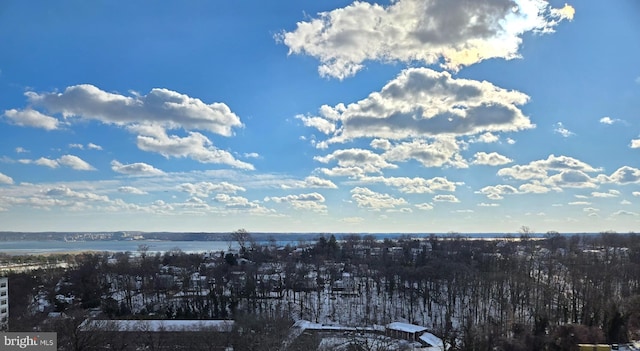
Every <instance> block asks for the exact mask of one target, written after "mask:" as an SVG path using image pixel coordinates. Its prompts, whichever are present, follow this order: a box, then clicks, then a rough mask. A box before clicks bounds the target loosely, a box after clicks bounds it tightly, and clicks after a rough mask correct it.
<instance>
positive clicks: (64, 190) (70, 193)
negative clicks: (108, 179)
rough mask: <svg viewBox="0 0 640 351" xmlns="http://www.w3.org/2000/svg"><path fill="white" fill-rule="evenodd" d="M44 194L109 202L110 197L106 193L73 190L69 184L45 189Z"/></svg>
mask: <svg viewBox="0 0 640 351" xmlns="http://www.w3.org/2000/svg"><path fill="white" fill-rule="evenodd" d="M44 195H46V196H50V197H63V198H69V199H76V200H88V201H102V202H109V201H110V200H109V197H108V196H104V195H97V194H94V193H91V192H79V191H74V190H71V189H70V188H69V187H67V186H64V185H62V186H58V187H56V188H50V189H47V190H45V191H44Z"/></svg>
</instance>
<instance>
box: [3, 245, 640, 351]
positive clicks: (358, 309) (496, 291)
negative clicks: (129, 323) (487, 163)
mask: <svg viewBox="0 0 640 351" xmlns="http://www.w3.org/2000/svg"><path fill="white" fill-rule="evenodd" d="M239 234H240V235H236V236H235V237H234V240H238V241H242V245H240V247H241V249H240V250H238V251H229V252H216V253H207V254H206V255H204V254H202V253H198V254H187V253H183V252H181V251H180V250H179V249H177V248H176V249H175V250H171V251H169V252H165V253H150V252H149V250H148V247H144V246H141V247H140V248H139V250H138V252H136V253H118V254H112V253H93V254H81V255H68V256H67V257H66V258H65V259H66V260H68V261H69V263H70V266H69V268H66V269H62V268H55V269H54V268H52V269H43V270H40V271H38V272H32V273H29V274H26V273H24V274H14V275H12V276H11V282H12V283H11V284H10V289H12V290H11V291H10V295H11V296H18V297H17V298H16V299H15V300H12V301H11V303H12V305H11V306H10V309H11V311H12V315H11V320H10V326H11V328H21V329H22V328H26V327H27V326H28V327H33V326H37V325H41V326H42V325H43V324H41V322H42V320H43V319H44V317H42V313H43V311H51V310H55V311H61V312H62V311H77V310H78V309H80V310H84V311H87V310H90V309H93V311H94V312H96V311H97V312H99V313H101V314H102V316H106V318H120V319H122V318H134V319H144V318H153V319H237V320H242V321H243V323H246V324H247V325H253V324H252V322H251V318H263V319H265V320H272V321H278V323H280V325H284V324H287V323H289V325H290V324H291V323H292V322H293V321H294V320H298V319H307V320H310V321H314V322H319V323H337V324H343V325H362V326H365V325H375V324H378V325H380V324H382V325H383V324H386V323H389V322H392V321H406V322H409V323H415V324H419V325H424V326H426V327H427V328H429V329H430V330H432V331H433V333H434V334H436V335H438V336H440V337H441V338H442V339H444V340H445V341H446V342H447V345H448V347H449V348H450V349H454V350H494V349H495V348H496V347H498V349H504V350H545V349H546V350H569V349H571V347H574V346H575V345H576V344H577V343H579V342H608V343H622V342H626V341H628V340H630V339H638V338H640V335H639V333H640V236H638V235H636V234H616V233H601V234H598V235H575V236H566V235H562V234H558V233H548V234H547V235H545V236H544V237H536V238H532V237H530V236H529V235H528V234H529V233H527V232H523V233H521V235H520V236H517V237H505V238H500V239H498V240H471V239H469V238H465V237H464V236H460V235H455V234H451V235H448V236H435V235H433V236H431V237H426V238H419V239H418V238H412V237H410V236H406V237H401V238H399V239H398V240H389V239H386V240H384V241H377V240H375V239H374V238H373V237H372V236H359V235H351V236H347V237H344V238H341V239H340V240H337V239H336V238H335V237H334V236H333V235H326V236H320V237H317V238H314V240H313V241H312V242H309V243H300V245H287V246H286V247H278V246H277V245H275V243H271V244H267V245H259V244H257V243H256V242H255V241H253V240H251V236H250V234H248V233H246V232H240V233H239ZM43 295H46V296H44V297H45V300H47V301H49V302H50V304H49V305H48V306H47V307H46V308H45V309H43V308H42V305H41V306H40V307H39V308H38V307H35V306H36V305H37V303H36V302H37V301H36V300H38V299H42V298H43ZM38 296H39V297H38ZM60 296H63V297H65V296H66V297H68V296H73V297H74V298H75V299H74V300H73V302H70V301H68V299H67V300H64V299H61V298H60ZM22 300H24V301H22ZM25 306H31V307H25ZM13 311H20V312H19V314H16V315H14V314H13ZM69 313H71V312H69ZM73 313H77V312H73ZM283 321H290V322H283ZM30 323H31V324H33V325H29V324H30ZM48 323H51V322H50V321H49V322H48ZM67 323H68V322H67ZM283 323H284V324H283ZM253 328H257V327H255V326H254V327H253ZM261 328H268V323H262V324H261ZM282 329H286V328H280V329H279V330H282ZM16 330H17V329H16ZM23 330H24V329H23ZM269 333H270V334H271V335H274V332H273V331H270V332H269ZM285 336H286V335H284V334H283V335H279V338H280V339H281V338H284V337H285ZM280 339H278V342H279V341H281V340H280ZM243 340H244V339H243ZM256 342H262V343H265V342H266V341H264V340H262V341H256ZM240 349H241V348H240Z"/></svg>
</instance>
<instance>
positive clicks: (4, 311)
mask: <svg viewBox="0 0 640 351" xmlns="http://www.w3.org/2000/svg"><path fill="white" fill-rule="evenodd" d="M8 329H9V278H7V277H0V331H5V330H8Z"/></svg>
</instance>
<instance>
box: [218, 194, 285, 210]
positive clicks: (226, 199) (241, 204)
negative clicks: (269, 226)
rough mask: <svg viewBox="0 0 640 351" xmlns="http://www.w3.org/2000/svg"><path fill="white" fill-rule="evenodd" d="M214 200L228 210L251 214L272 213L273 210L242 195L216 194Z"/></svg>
mask: <svg viewBox="0 0 640 351" xmlns="http://www.w3.org/2000/svg"><path fill="white" fill-rule="evenodd" d="M214 200H215V201H216V202H218V203H221V204H223V205H224V207H225V208H226V209H228V210H233V211H236V212H248V213H253V214H263V215H264V214H272V213H275V211H273V210H271V209H268V208H266V207H264V206H262V205H261V204H260V203H259V202H258V201H249V199H247V198H245V197H242V196H230V195H228V194H217V195H216V196H215V197H214Z"/></svg>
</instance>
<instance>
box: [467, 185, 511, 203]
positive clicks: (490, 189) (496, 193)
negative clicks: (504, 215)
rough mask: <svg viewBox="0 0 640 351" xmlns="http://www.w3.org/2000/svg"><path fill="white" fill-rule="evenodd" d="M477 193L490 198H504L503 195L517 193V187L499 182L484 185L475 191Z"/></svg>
mask: <svg viewBox="0 0 640 351" xmlns="http://www.w3.org/2000/svg"><path fill="white" fill-rule="evenodd" d="M477 193H479V194H483V195H486V196H487V198H489V199H491V200H502V199H504V196H503V195H506V194H518V189H516V188H514V187H513V186H511V185H504V184H500V185H491V186H485V187H484V188H482V189H480V190H479V191H477Z"/></svg>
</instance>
